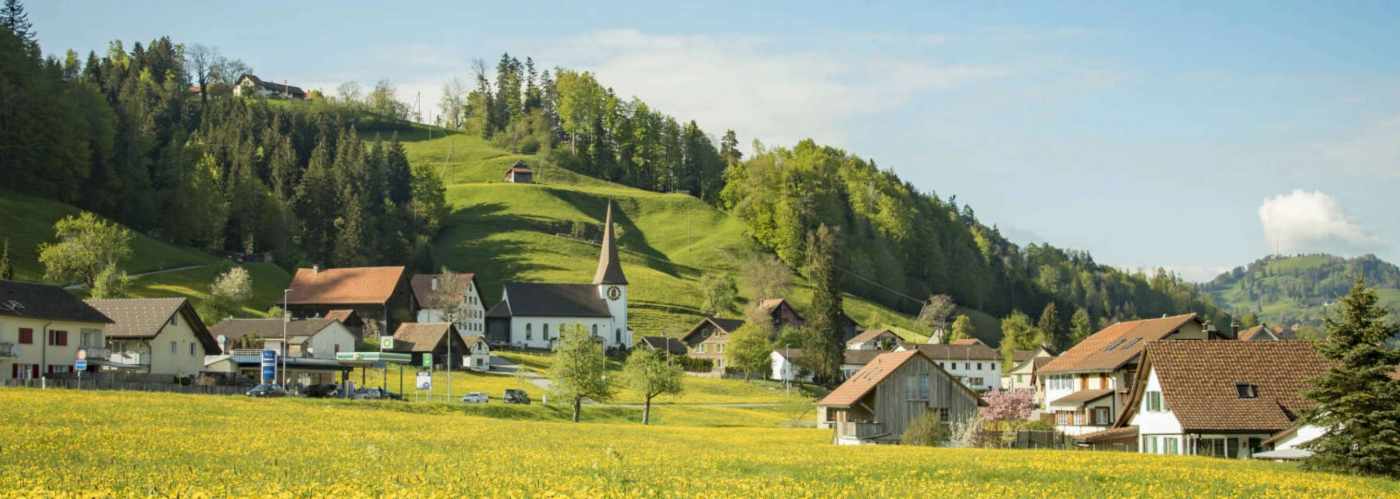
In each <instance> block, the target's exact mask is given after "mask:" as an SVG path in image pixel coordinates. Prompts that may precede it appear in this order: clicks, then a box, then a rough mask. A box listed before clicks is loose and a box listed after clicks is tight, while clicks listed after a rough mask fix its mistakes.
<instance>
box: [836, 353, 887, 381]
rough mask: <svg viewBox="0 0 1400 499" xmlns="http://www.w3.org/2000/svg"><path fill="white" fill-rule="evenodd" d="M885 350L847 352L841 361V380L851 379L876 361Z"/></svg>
mask: <svg viewBox="0 0 1400 499" xmlns="http://www.w3.org/2000/svg"><path fill="white" fill-rule="evenodd" d="M881 353H884V350H846V354H845V356H844V358H843V359H842V360H841V378H842V379H850V377H851V376H855V374H856V372H857V371H860V369H861V368H862V367H865V365H866V364H869V363H870V361H872V360H875V357H878V356H879V355H880V354H881Z"/></svg>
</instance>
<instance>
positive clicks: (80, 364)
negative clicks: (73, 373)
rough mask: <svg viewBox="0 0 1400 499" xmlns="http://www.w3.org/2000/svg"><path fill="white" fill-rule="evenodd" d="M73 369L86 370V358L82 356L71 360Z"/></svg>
mask: <svg viewBox="0 0 1400 499" xmlns="http://www.w3.org/2000/svg"><path fill="white" fill-rule="evenodd" d="M73 369H75V370H77V371H79V372H82V371H86V370H87V359H84V358H82V357H78V360H76V361H74V362H73Z"/></svg>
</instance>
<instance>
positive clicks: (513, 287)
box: [487, 282, 612, 317]
mask: <svg viewBox="0 0 1400 499" xmlns="http://www.w3.org/2000/svg"><path fill="white" fill-rule="evenodd" d="M505 296H506V298H507V299H508V300H509V301H510V304H509V305H507V306H505V307H504V308H498V307H499V304H498V306H497V307H491V312H493V313H494V315H493V314H487V315H488V316H490V317H612V311H611V310H609V309H608V303H607V302H605V301H603V297H601V296H598V287H597V286H594V285H592V284H547V283H533V282H531V283H524V282H516V283H507V284H506V285H505ZM502 303H504V302H502ZM501 313H504V314H509V315H499V314H501Z"/></svg>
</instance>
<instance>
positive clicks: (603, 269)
mask: <svg viewBox="0 0 1400 499" xmlns="http://www.w3.org/2000/svg"><path fill="white" fill-rule="evenodd" d="M576 326H577V327H582V328H583V330H584V331H585V332H587V333H589V334H591V335H593V336H594V337H596V338H598V339H599V340H600V341H602V342H603V346H604V347H605V348H629V349H630V348H632V344H633V343H632V331H631V330H630V329H628V327H627V277H626V276H625V275H623V273H622V262H621V260H620V259H619V258H618V255H617V242H616V241H614V237H613V223H612V202H609V203H608V209H607V215H606V218H605V221H604V227H603V244H602V250H601V251H600V253H599V255H598V270H597V272H596V273H595V274H594V275H593V283H592V284H545V283H507V284H506V285H505V286H504V289H503V290H502V291H501V301H500V302H498V303H496V305H495V306H492V307H491V309H490V310H488V311H487V312H486V338H487V340H488V341H490V342H493V343H505V344H509V345H511V346H513V347H517V348H539V349H547V348H553V346H554V344H555V342H557V341H558V340H559V338H560V334H561V333H562V332H563V331H564V329H565V328H571V327H576Z"/></svg>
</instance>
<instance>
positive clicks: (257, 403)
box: [0, 389, 1400, 497]
mask: <svg viewBox="0 0 1400 499" xmlns="http://www.w3.org/2000/svg"><path fill="white" fill-rule="evenodd" d="M422 408H423V409H434V410H428V411H423V412H412V411H413V410H414V409H416V408H415V407H414V406H413V405H412V404H397V405H394V404H387V403H378V404H355V403H353V402H345V401H307V400H297V399H281V400H253V399H246V398H242V397H213V396H197V395H175V394H158V393H130V392H128V393H121V392H105V393H92V392H87V393H78V392H71V391H62V390H52V391H36V390H27V389H0V421H4V422H5V423H4V427H3V430H4V431H3V432H0V449H4V451H3V452H4V456H5V459H3V460H0V475H2V476H5V477H6V479H5V480H3V481H0V495H5V496H21V497H26V496H27V497H33V496H51V495H64V494H75V493H82V494H85V495H88V494H90V495H98V496H102V495H121V496H135V495H140V496H177V495H178V496H259V497H267V496H306V495H318V496H331V495H337V496H363V495H399V496H472V497H483V496H507V495H509V496H515V497H523V496H550V495H565V496H589V497H598V496H705V497H792V496H802V497H841V496H853V497H855V496H858V497H886V496H900V497H909V496H929V495H939V496H946V497H963V496H989V497H991V496H995V497H1006V496H1036V497H1096V496H1142V497H1201V496H1242V497H1280V496H1290V497H1384V496H1396V495H1400V482H1395V481H1390V480H1384V479H1374V478H1358V477H1349V476H1341V475H1333V474H1324V473H1311V472H1301V471H1299V470H1297V469H1296V468H1295V467H1293V466H1289V465H1279V464H1272V463H1261V462H1239V461H1224V460H1215V459H1209V458H1180V457H1166V456H1145V455H1138V454H1125V453H1109V452H1102V453H1098V452H1075V451H1008V450H982V449H937V448H913V447H900V446H866V447H836V446H833V445H830V443H829V441H830V437H831V435H830V433H829V432H828V431H823V430H814V429H780V428H742V427H728V428H714V427H699V426H667V425H661V426H650V427H644V426H641V425H638V424H630V423H622V422H588V423H582V424H571V423H564V422H556V421H554V420H551V419H552V418H553V416H550V415H548V414H545V413H543V412H542V411H544V410H545V409H541V408H534V409H528V410H526V411H531V412H518V413H515V414H511V412H512V411H515V410H516V409H514V408H505V407H500V406H498V407H492V408H485V409H477V410H476V411H477V412H478V413H481V412H484V411H488V410H489V411H495V412H496V414H494V416H495V417H481V416H479V415H470V414H468V413H467V410H466V409H461V410H454V409H449V408H445V407H436V408H434V407H429V406H427V405H424V406H422ZM686 410H689V409H686ZM598 412H599V413H604V414H625V412H626V410H625V409H622V408H613V409H599V410H598ZM512 416H515V417H519V418H522V419H512V418H511V417H512ZM743 417H744V415H743V414H734V415H733V416H732V417H730V418H727V419H739V418H743Z"/></svg>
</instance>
